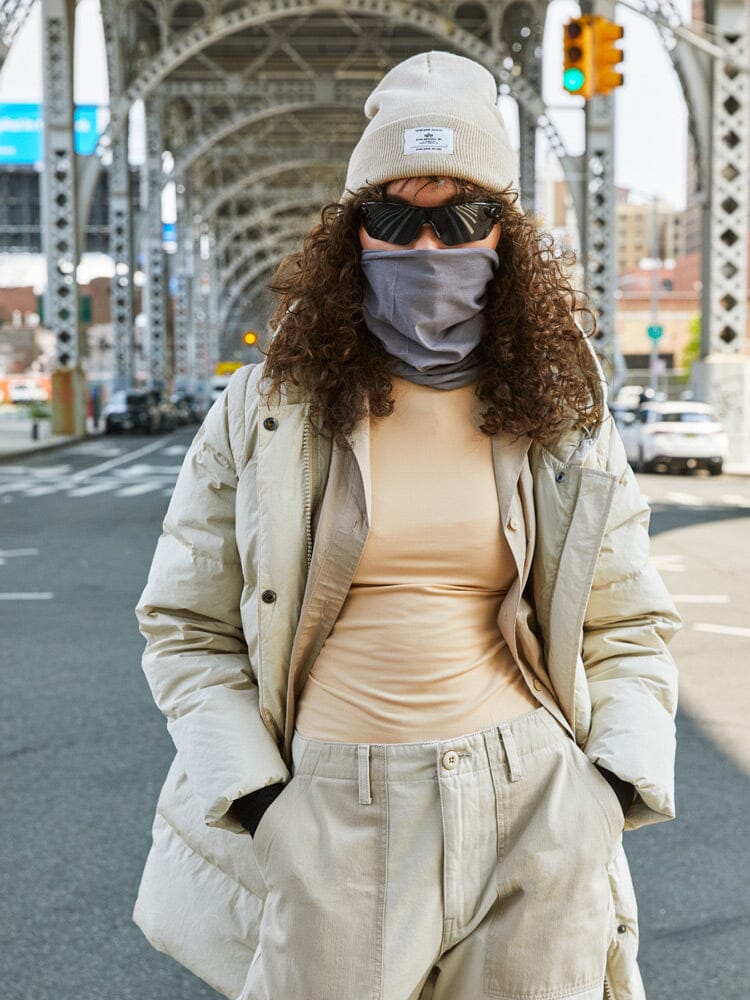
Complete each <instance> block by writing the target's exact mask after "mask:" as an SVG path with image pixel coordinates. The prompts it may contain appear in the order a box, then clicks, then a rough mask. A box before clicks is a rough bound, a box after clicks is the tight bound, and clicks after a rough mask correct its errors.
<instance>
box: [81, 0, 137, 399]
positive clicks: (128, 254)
mask: <svg viewBox="0 0 750 1000" xmlns="http://www.w3.org/2000/svg"><path fill="white" fill-rule="evenodd" d="M108 15H109V16H108V17H105V18H104V20H103V25H104V44H105V48H106V53H107V72H108V76H109V85H110V90H111V91H113V92H114V93H118V92H119V91H121V90H122V88H123V86H124V83H125V71H124V64H123V58H122V55H123V53H122V52H121V50H120V44H119V38H120V33H121V17H120V13H119V12H118V9H117V7H116V6H115V5H113V6H112V8H111V9H110V10H109V11H108ZM128 140H129V131H128V122H127V121H126V122H125V124H124V126H123V128H122V129H121V130H120V131H119V132H118V133H117V135H116V136H115V137H114V141H113V143H112V146H111V150H110V153H111V161H110V171H109V226H110V254H111V256H112V260H113V263H114V270H115V276H114V279H113V281H112V288H111V296H110V298H111V303H112V327H113V336H114V350H115V370H114V378H113V388H116V389H126V388H128V387H130V386H131V385H133V383H134V381H135V336H134V334H135V331H134V326H133V321H134V309H133V274H134V271H135V254H134V247H133V212H132V209H133V192H132V191H131V184H130V167H129V163H128ZM92 193H93V191H92V192H88V191H86V192H82V201H83V202H84V205H83V206H80V207H79V230H80V231H82V227H83V224H84V220H85V219H86V218H87V217H88V202H89V201H90V195H91V194H92ZM81 208H82V209H83V211H81Z"/></svg>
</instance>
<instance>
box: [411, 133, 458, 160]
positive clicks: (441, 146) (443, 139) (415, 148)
mask: <svg viewBox="0 0 750 1000" xmlns="http://www.w3.org/2000/svg"><path fill="white" fill-rule="evenodd" d="M411 153H449V154H452V153H453V129H452V128H406V129H404V155H405V156H409V155H410V154H411Z"/></svg>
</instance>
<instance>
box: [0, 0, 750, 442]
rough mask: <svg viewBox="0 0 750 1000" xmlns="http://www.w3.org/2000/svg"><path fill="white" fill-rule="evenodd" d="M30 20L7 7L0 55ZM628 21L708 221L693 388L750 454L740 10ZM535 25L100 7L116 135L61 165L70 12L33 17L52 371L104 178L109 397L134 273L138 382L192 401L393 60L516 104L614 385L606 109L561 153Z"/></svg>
mask: <svg viewBox="0 0 750 1000" xmlns="http://www.w3.org/2000/svg"><path fill="white" fill-rule="evenodd" d="M30 6H31V3H30V2H24V0H4V2H3V3H2V6H1V7H0V59H1V58H2V56H3V55H4V54H5V53H6V52H7V51H8V49H9V47H10V46H11V45H12V43H13V38H14V36H15V33H16V32H17V30H18V27H19V26H20V24H22V23H23V19H24V17H25V15H26V14H27V13H28V10H29V8H30ZM628 6H629V7H630V8H632V9H634V10H636V11H638V12H639V13H640V14H641V15H642V16H643V17H646V18H649V19H650V20H651V21H652V22H654V23H655V25H656V27H657V28H658V31H659V33H660V36H661V39H662V42H663V45H664V47H665V49H666V51H667V52H668V53H669V56H670V58H671V60H672V63H673V65H674V68H675V70H676V72H677V74H678V77H679V80H680V82H681V85H682V89H683V92H684V97H685V101H686V104H687V108H688V120H689V129H690V133H691V136H692V139H693V144H692V146H693V149H694V155H695V164H694V167H695V173H696V176H697V178H698V197H699V200H700V205H701V211H702V216H703V247H704V253H703V275H702V277H703V282H702V299H703V301H702V310H701V311H702V338H703V342H702V355H703V362H702V365H703V368H704V375H703V377H704V381H705V386H706V392H707V393H709V394H713V396H716V397H717V398H719V400H720V401H721V402H722V405H723V406H724V408H726V407H734V408H736V407H737V406H739V407H740V409H741V410H742V412H743V414H744V416H743V417H742V426H741V428H740V431H741V434H742V435H744V437H745V438H747V439H750V377H749V376H748V375H747V366H743V364H742V359H743V358H746V354H747V343H746V330H747V315H746V310H747V287H748V269H747V234H748V229H750V205H749V204H748V201H749V192H750V166H749V164H750V71H749V67H750V14H749V13H748V8H747V5H746V3H745V0H705V3H704V19H705V23H704V24H703V25H701V27H700V31H698V29H697V28H696V29H694V30H693V31H691V30H690V26H689V25H685V24H683V23H682V20H681V18H680V15H679V13H678V11H677V9H676V7H675V5H674V3H673V2H672V0H629V2H628ZM548 7H549V4H548V2H547V0H476V2H458V0H445V2H430V0H418V2H414V3H406V2H402V0H349V2H344V0H101V12H102V20H103V28H104V36H105V43H106V52H107V63H108V73H109V89H110V110H111V119H110V124H109V126H108V128H107V130H106V131H105V133H104V134H103V135H102V136H101V138H100V148H99V155H98V156H93V157H87V158H80V157H78V156H77V155H76V154H75V153H74V147H73V135H74V133H73V101H72V70H73V57H72V52H73V46H72V40H73V26H74V16H75V0H43V35H44V38H43V52H44V86H45V108H46V112H45V144H44V171H43V178H42V185H43V191H42V195H43V197H42V204H43V208H44V211H43V226H44V230H43V245H44V251H45V253H46V255H47V262H48V289H47V296H48V301H47V309H46V315H47V316H48V317H50V318H51V323H52V324H53V325H54V328H55V332H56V342H57V360H58V364H59V366H60V369H61V370H67V369H74V368H76V367H77V366H78V365H79V346H78V345H79V331H78V329H77V323H78V308H77V301H76V300H77V288H76V283H75V267H76V264H77V261H78V259H79V256H80V253H81V250H82V246H81V244H82V239H83V234H84V233H85V230H86V223H87V219H88V214H89V211H90V206H91V202H92V197H93V193H94V191H95V189H96V187H97V182H98V179H99V174H100V172H101V170H102V167H103V165H105V166H106V168H107V170H108V174H109V178H108V179H109V244H110V245H109V253H110V255H111V257H112V258H113V260H114V265H115V279H114V281H113V290H112V296H113V301H112V316H113V324H114V331H115V346H116V351H115V355H116V381H117V384H119V385H122V386H126V385H128V384H129V382H130V381H131V380H132V378H133V374H134V363H135V351H134V305H133V302H134V275H135V274H136V272H137V271H140V272H142V275H143V310H144V313H145V316H146V321H147V322H146V343H145V349H146V352H147V356H148V360H149V368H150V373H151V377H152V378H153V380H154V382H156V383H161V384H177V385H180V384H184V385H190V384H194V383H195V382H196V381H200V380H201V379H204V378H205V377H206V376H207V374H208V373H209V372H210V371H211V370H212V368H213V365H214V364H215V362H216V361H217V360H218V359H219V358H227V357H228V358H231V357H234V356H235V355H236V354H237V351H238V347H239V345H240V343H241V334H242V332H243V330H247V329H254V330H257V331H258V332H259V335H260V340H261V343H263V341H264V338H266V337H267V336H268V335H269V334H268V330H267V316H268V313H269V300H268V293H267V291H266V287H267V284H268V281H269V278H270V276H271V274H272V273H273V271H274V269H275V268H276V266H277V265H278V263H279V262H280V260H281V259H282V258H283V256H284V255H285V254H287V253H289V252H290V251H292V250H293V249H294V248H296V247H297V246H298V245H299V243H300V240H301V237H302V236H303V234H304V233H305V232H306V231H307V230H308V229H309V227H310V225H311V224H312V223H313V222H314V220H315V219H316V217H317V214H318V213H319V210H320V207H321V206H322V205H323V204H324V203H325V202H326V201H331V200H337V199H338V197H339V196H340V193H341V190H342V186H343V179H344V175H345V170H346V163H347V160H348V157H349V154H350V152H351V149H352V147H353V145H354V143H355V142H356V140H357V138H358V137H359V135H360V134H361V131H362V128H363V126H364V124H365V119H364V115H363V110H362V108H363V104H364V101H365V98H366V96H367V94H368V93H369V92H370V91H371V90H372V88H373V86H374V85H375V84H376V82H377V81H378V80H379V79H380V78H381V77H382V76H383V74H384V73H385V72H386V71H387V70H388V69H389V68H390V67H391V66H393V65H394V64H395V63H397V62H399V61H400V60H402V59H405V58H407V57H408V56H410V55H413V54H414V53H416V52H420V51H425V50H428V49H434V48H440V49H446V50H449V51H452V52H455V53H458V54H460V55H465V56H468V57H470V58H472V59H475V60H477V61H478V62H480V63H482V64H483V65H484V66H486V67H487V68H488V69H489V70H490V72H491V73H492V74H493V75H494V77H495V79H496V81H497V86H498V94H499V95H505V96H510V97H512V98H513V99H514V100H515V102H516V105H517V108H518V121H519V137H520V151H519V152H520V163H521V201H522V204H523V206H524V209H525V210H526V211H530V212H533V211H534V208H535V176H534V175H535V162H536V149H537V143H538V140H539V136H540V135H543V136H544V137H545V138H546V141H547V143H548V145H549V146H550V147H551V149H552V151H553V152H554V154H555V155H556V156H557V158H558V161H559V163H560V166H561V168H562V171H563V174H564V177H565V179H566V182H567V184H568V187H569V190H570V193H571V196H572V200H573V205H574V208H575V212H576V216H577V221H578V228H579V234H580V244H581V260H582V264H583V274H584V285H585V291H586V292H587V293H588V295H589V297H590V301H591V304H592V305H593V307H594V309H595V310H596V313H597V317H598V334H597V338H598V339H597V349H598V351H599V353H600V355H601V357H602V360H603V362H604V367H605V371H606V372H607V375H608V377H609V378H610V380H611V381H612V382H614V383H615V384H617V383H618V381H619V380H620V379H621V378H622V375H623V363H622V359H621V356H620V353H619V351H618V348H617V343H616V340H615V336H614V312H615V304H616V299H615V294H614V291H615V277H616V276H615V252H614V247H615V245H616V241H615V199H614V121H613V117H614V102H613V98H612V97H611V96H609V97H597V98H594V99H593V100H592V101H590V102H588V104H587V106H586V145H585V150H584V152H583V153H582V154H580V155H572V154H571V153H570V152H569V151H568V149H567V148H566V145H565V142H564V140H563V138H562V136H561V135H560V134H559V132H558V130H557V128H556V126H555V123H554V120H553V119H554V115H553V114H552V113H551V110H550V109H549V108H547V106H546V105H545V102H544V99H543V96H542V93H543V91H542V82H543V80H542V59H541V56H542V38H543V34H544V30H545V21H546V18H547V14H548ZM581 8H582V10H583V12H591V13H599V14H603V15H605V16H607V17H610V18H614V14H615V0H581ZM139 107H142V108H143V113H144V116H145V123H146V126H145V132H146V154H145V163H144V165H143V167H142V171H141V176H140V181H139V184H138V185H137V187H138V191H137V193H136V192H135V191H134V190H133V189H134V185H133V180H132V170H131V169H129V164H128V142H129V131H130V129H131V127H132V121H133V113H134V109H135V108H139ZM168 183H173V184H174V185H175V191H176V202H177V238H176V247H177V249H176V252H175V253H173V254H166V253H165V251H164V247H163V241H162V228H161V201H162V193H163V190H164V187H165V185H166V184H168ZM170 300H171V302H170ZM170 306H171V308H172V316H173V324H172V327H171V330H170V334H169V335H168V323H167V318H168V315H169V308H170ZM743 394H744V395H743Z"/></svg>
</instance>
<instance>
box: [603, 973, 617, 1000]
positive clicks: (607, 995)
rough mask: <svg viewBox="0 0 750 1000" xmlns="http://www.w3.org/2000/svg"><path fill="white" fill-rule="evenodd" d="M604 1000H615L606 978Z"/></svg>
mask: <svg viewBox="0 0 750 1000" xmlns="http://www.w3.org/2000/svg"><path fill="white" fill-rule="evenodd" d="M604 1000H615V998H614V996H613V995H612V990H611V989H610V988H609V981H608V980H607V977H606V976H605V977H604Z"/></svg>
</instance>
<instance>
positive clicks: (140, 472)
mask: <svg viewBox="0 0 750 1000" xmlns="http://www.w3.org/2000/svg"><path fill="white" fill-rule="evenodd" d="M180 468H181V466H179V465H147V464H146V463H145V462H142V463H139V464H138V465H129V466H127V468H125V469H118V470H117V472H116V473H115V475H116V476H126V477H127V478H128V479H131V478H132V477H133V476H153V475H159V476H174V477H175V478H176V477H177V473H178V472H179V471H180Z"/></svg>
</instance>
